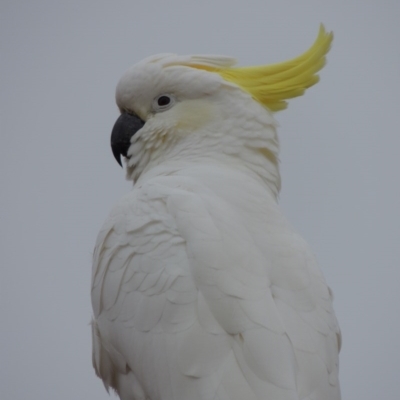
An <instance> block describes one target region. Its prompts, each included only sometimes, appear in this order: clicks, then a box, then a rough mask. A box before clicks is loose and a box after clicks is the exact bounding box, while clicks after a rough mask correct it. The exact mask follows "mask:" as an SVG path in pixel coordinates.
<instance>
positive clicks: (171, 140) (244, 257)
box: [92, 55, 340, 400]
mask: <svg viewBox="0 0 400 400" xmlns="http://www.w3.org/2000/svg"><path fill="white" fill-rule="evenodd" d="M232 65H233V61H232V60H231V59H229V58H224V57H215V58H213V57H202V56H197V57H178V56H174V55H160V56H154V57H152V58H149V59H146V60H144V61H143V62H141V63H139V64H137V65H135V66H134V67H132V68H131V69H130V70H129V71H128V72H127V73H126V74H125V75H124V76H123V78H122V79H121V81H120V83H119V85H118V87H117V104H118V106H119V108H120V110H121V112H123V113H126V112H128V113H129V114H135V116H137V117H138V118H140V119H141V120H142V121H143V123H144V125H143V127H141V129H139V130H137V132H136V133H135V134H134V135H133V136H132V139H131V144H130V145H128V147H129V150H128V157H129V159H128V160H127V173H128V178H129V179H132V180H133V181H134V187H133V190H132V191H131V192H130V193H129V194H127V195H126V196H125V197H123V199H122V200H121V201H120V202H119V203H118V204H117V205H116V206H115V207H114V209H113V211H112V212H111V215H110V216H109V218H108V219H107V221H106V222H105V224H104V226H103V228H102V230H101V232H100V233H99V236H98V239H97V244H96V249H95V253H94V263H93V281H92V303H93V309H94V319H93V323H92V325H93V364H94V367H95V369H96V373H97V374H98V375H99V376H100V377H101V378H102V379H103V381H104V384H105V386H106V388H107V389H108V387H110V386H111V387H113V388H114V389H115V390H116V391H117V392H118V394H119V396H120V398H121V399H123V400H128V399H129V400H145V399H146V400H300V399H302V400H306V399H307V400H338V399H339V398H340V391H339V383H338V377H337V374H338V352H339V346H340V344H339V340H340V333H339V328H338V325H337V321H336V318H335V316H334V313H333V309H332V295H331V292H330V290H329V288H328V287H327V285H326V283H325V281H324V278H323V276H322V274H321V272H320V270H319V268H318V266H317V264H316V261H315V259H314V256H313V254H312V253H311V251H310V249H309V247H308V246H307V244H306V243H305V242H304V240H303V239H302V238H301V237H300V236H299V235H297V234H296V233H295V232H294V231H293V229H292V228H291V226H290V225H289V224H288V222H287V221H286V219H285V218H284V216H283V215H282V213H281V211H280V209H279V207H278V205H277V195H278V192H279V187H280V178H279V169H278V162H277V158H278V148H279V146H278V140H277V135H276V130H275V126H276V124H275V122H274V119H273V117H272V115H271V113H270V112H269V111H268V110H267V109H266V108H265V107H264V106H263V105H262V104H260V103H259V102H258V101H255V100H254V98H253V97H252V95H251V93H249V92H248V91H246V90H243V88H242V87H240V85H238V84H235V83H232V82H227V80H225V79H224V78H223V77H222V76H221V74H220V73H218V71H217V69H220V68H231V66H232ZM212 68H215V70H210V69H212ZM161 96H166V97H167V98H168V99H169V101H168V100H165V99H162V101H159V99H160V97H161ZM165 102H167V103H168V104H163V105H162V106H160V105H159V103H165Z"/></svg>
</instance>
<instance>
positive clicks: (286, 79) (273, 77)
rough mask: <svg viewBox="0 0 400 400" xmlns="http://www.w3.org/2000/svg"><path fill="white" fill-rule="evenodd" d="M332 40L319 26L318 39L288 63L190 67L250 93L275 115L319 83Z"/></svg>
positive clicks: (330, 35) (331, 36) (329, 34)
mask: <svg viewBox="0 0 400 400" xmlns="http://www.w3.org/2000/svg"><path fill="white" fill-rule="evenodd" d="M332 40H333V34H332V32H330V33H327V32H326V31H325V28H324V26H323V25H322V24H321V26H320V29H319V33H318V37H317V39H316V41H315V42H314V44H313V45H312V46H311V47H310V49H309V50H307V51H306V52H305V53H304V54H302V55H301V56H299V57H296V58H294V59H292V60H289V61H285V62H282V63H278V64H271V65H260V66H254V67H228V68H215V67H214V68H212V67H206V66H202V65H198V66H194V67H195V68H200V69H205V70H208V71H212V72H216V73H218V74H219V75H221V76H222V78H223V79H225V80H226V81H228V82H233V83H235V84H236V85H238V86H240V87H241V88H242V89H244V90H245V91H247V92H248V93H250V94H251V95H252V97H253V98H254V99H255V100H257V101H258V102H259V103H261V104H262V105H264V106H266V107H268V108H269V109H270V110H271V111H279V110H283V109H285V108H286V107H287V101H286V100H287V99H291V98H293V97H297V96H301V95H302V94H303V93H304V92H305V90H306V89H307V88H309V87H310V86H313V85H315V84H316V83H317V82H318V81H319V76H318V75H316V73H317V72H318V71H319V70H320V69H321V68H322V67H323V66H324V65H325V63H326V59H325V56H326V54H327V53H328V51H329V49H330V46H331V43H332ZM192 66H193V65H192Z"/></svg>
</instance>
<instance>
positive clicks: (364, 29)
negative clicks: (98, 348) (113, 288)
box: [0, 0, 400, 400]
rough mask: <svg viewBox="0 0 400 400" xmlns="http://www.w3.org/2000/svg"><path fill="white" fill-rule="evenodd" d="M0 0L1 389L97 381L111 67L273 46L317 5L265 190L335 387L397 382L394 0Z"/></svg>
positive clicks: (41, 394)
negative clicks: (320, 305)
mask: <svg viewBox="0 0 400 400" xmlns="http://www.w3.org/2000/svg"><path fill="white" fill-rule="evenodd" d="M0 7H1V9H0V18H1V21H0V37H1V39H0V40H1V58H0V63H1V64H0V68H1V77H0V82H1V87H0V93H1V142H0V153H1V154H0V162H1V166H0V173H1V182H0V199H1V253H0V254H1V280H0V281H1V288H0V289H1V292H0V293H1V301H0V306H1V310H0V312H1V314H0V315H1V322H0V329H1V337H0V351H1V353H0V398H1V399H2V400H24V399H31V400H39V399H40V400H46V399H58V400H71V399H84V400H94V399H96V400H101V399H107V398H108V395H107V394H106V392H105V390H104V388H103V387H102V384H101V381H100V380H99V379H97V378H96V377H95V375H94V372H93V370H92V366H91V339H90V329H89V325H88V323H89V320H90V317H91V305H90V297H89V291H90V272H91V252H92V249H93V245H94V242H95V238H96V234H97V232H98V230H99V228H100V226H101V224H102V223H103V221H104V219H105V217H106V215H107V214H108V212H109V211H110V208H111V206H112V205H113V203H115V201H116V200H117V199H118V198H119V197H120V196H121V195H122V194H123V193H125V192H127V191H128V190H130V187H131V186H130V183H129V182H127V181H125V180H124V173H123V171H122V170H121V169H120V168H119V167H118V165H117V163H116V162H115V160H114V159H113V157H112V154H111V151H110V149H109V135H110V132H111V128H112V126H113V123H114V121H115V119H116V118H117V115H118V112H117V108H116V106H115V104H114V88H115V85H116V83H117V81H118V79H119V77H120V75H121V73H122V72H123V71H124V70H125V69H127V68H128V67H129V66H130V65H131V64H133V63H135V62H137V61H139V60H140V59H142V58H143V57H146V56H148V55H151V54H154V53H159V52H176V53H180V54H193V53H214V54H226V55H232V56H235V57H237V59H238V60H239V62H240V63H241V64H242V65H244V64H248V65H249V64H260V63H271V62H277V61H283V60H286V59H288V58H292V57H294V56H297V55H298V54H300V53H302V52H303V51H305V50H306V49H307V48H308V47H309V46H310V45H311V44H312V42H313V41H314V39H315V37H316V35H317V31H318V25H319V23H320V22H324V23H325V25H326V27H327V29H329V30H333V31H334V32H335V40H334V45H333V48H332V50H331V52H330V54H329V56H328V59H329V62H328V65H327V66H326V68H325V69H324V70H323V71H322V73H321V76H322V79H321V82H320V83H319V84H318V85H317V86H315V87H314V88H312V89H310V90H309V91H308V92H307V93H306V96H304V97H302V98H299V99H295V100H292V101H291V103H290V106H289V109H288V110H286V111H283V112H280V113H279V114H277V119H278V120H279V122H280V125H281V128H280V131H279V133H280V138H281V143H282V153H281V160H282V176H283V190H282V193H281V204H282V207H283V208H284V210H285V212H286V214H287V215H288V217H289V219H290V220H291V221H292V223H293V224H294V226H295V227H296V229H297V230H298V231H300V232H301V233H302V234H303V235H304V237H305V238H306V239H307V240H308V241H309V242H310V244H311V246H312V248H313V249H314V251H315V253H316V254H317V256H318V259H319V261H320V264H321V267H322V269H323V271H324V273H325V275H326V278H327V280H328V282H329V284H330V285H331V286H332V288H333V290H334V292H335V294H336V300H335V309H336V312H337V315H338V318H339V321H340V325H341V328H342V331H343V349H342V353H341V368H340V377H341V384H342V392H343V399H351V400H352V399H362V400H376V399H385V400H394V399H398V398H399V393H400V377H399V372H400V367H399V365H400V361H399V359H400V346H399V338H400V322H399V320H400V291H399V289H398V287H399V284H400V272H399V270H400V268H399V259H400V250H399V247H400V246H399V236H400V235H399V234H400V232H399V231H400V228H399V226H400V214H399V210H398V208H399V205H400V189H399V170H400V161H399V151H400V138H399V137H400V134H399V131H398V118H399V116H400V107H399V93H400V78H399V76H400V46H399V39H400V23H399V17H400V3H399V2H398V0H393V1H389V0H386V1H382V0H375V1H370V0H362V1H361V0H359V1H356V0H346V1H345V0H340V1H337V0H335V1H334V0H332V1H317V0H315V1H311V0H303V1H298V0H284V1H282V0H280V1H278V0H271V1H267V0H263V1H255V0H246V1H244V0H242V1H228V0H212V1H211V0H207V1H204V0H203V1H197V2H192V1H189V0H170V1H166V0H157V1H150V0H146V1H139V0H136V1H95V0H92V1H78V0H73V1H65V0H63V1H56V0H53V1H51V0H47V1H46V0H38V1H32V0H31V1H22V0H19V1H12V0H2V1H1V5H0ZM112 397H114V395H112Z"/></svg>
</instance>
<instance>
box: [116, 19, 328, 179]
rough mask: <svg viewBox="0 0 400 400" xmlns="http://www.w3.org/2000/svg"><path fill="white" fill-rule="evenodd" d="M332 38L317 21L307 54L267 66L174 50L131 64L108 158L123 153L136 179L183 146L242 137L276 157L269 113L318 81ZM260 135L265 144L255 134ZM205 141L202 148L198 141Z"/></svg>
mask: <svg viewBox="0 0 400 400" xmlns="http://www.w3.org/2000/svg"><path fill="white" fill-rule="evenodd" d="M332 37H333V36H332V33H327V32H326V31H325V29H324V27H323V26H322V25H321V28H320V31H319V34H318V37H317V39H316V41H315V43H314V44H313V45H312V47H311V48H310V49H309V50H308V51H307V52H305V53H304V54H302V55H301V56H299V57H297V58H295V59H292V60H290V61H286V62H283V63H279V64H272V65H266V66H255V67H235V66H234V65H235V60H234V59H232V58H229V57H224V56H177V55H175V54H160V55H156V56H152V57H149V58H146V59H145V60H143V61H141V62H139V63H138V64H135V65H134V66H133V67H131V68H130V69H128V71H126V72H125V74H124V75H123V76H122V78H121V80H120V81H119V83H118V85H117V89H116V102H117V105H118V107H119V109H120V112H121V115H120V117H119V118H118V120H117V121H116V123H115V125H114V128H113V131H112V135H111V146H112V150H113V153H114V156H115V158H116V159H117V161H118V162H119V163H120V164H121V155H123V156H124V157H126V158H127V172H128V177H129V178H131V179H133V180H134V181H135V180H136V179H137V178H138V176H139V175H140V173H141V172H142V171H143V170H144V169H145V168H146V167H147V166H148V165H149V164H150V163H151V162H152V161H153V162H156V164H159V163H160V162H161V161H162V160H163V159H165V158H166V157H169V156H171V155H172V156H177V155H178V156H179V155H185V154H189V153H190V149H192V150H193V149H195V151H198V153H199V154H200V153H202V152H203V154H204V152H207V151H209V152H211V153H212V152H213V151H215V152H218V151H219V152H220V153H221V152H226V153H230V154H232V153H235V152H238V151H239V150H238V149H237V147H238V146H243V144H244V143H246V135H247V136H248V137H249V140H250V141H252V140H253V142H254V143H255V142H257V143H260V146H261V147H262V148H263V147H266V148H265V149H261V150H262V152H264V155H266V157H267V158H269V159H270V160H271V159H274V160H275V162H276V163H277V152H278V143H277V138H276V133H275V128H274V120H273V118H272V112H274V111H279V110H282V109H284V108H286V106H287V102H286V100H287V99H289V98H293V97H296V96H300V95H302V94H303V93H304V91H305V90H306V89H307V88H308V87H310V86H312V85H314V84H315V83H316V82H318V79H319V78H318V75H316V73H317V72H318V71H319V70H320V69H321V68H322V67H323V66H324V64H325V55H326V53H327V52H328V51H329V48H330V44H331V41H332ZM235 132H236V133H237V134H236V133H235ZM255 132H257V134H255ZM257 135H259V136H260V137H257V138H256V137H255V136H257ZM263 135H264V136H265V137H264V139H265V140H266V142H268V141H270V143H269V144H267V145H266V144H265V143H264V144H262V143H261V142H262V140H261V141H260V140H258V139H263V138H262V136H263ZM239 138H240V139H239ZM255 139H257V140H255ZM205 142H207V143H208V147H207V146H202V143H205ZM218 147H219V148H220V149H219V150H217V148H218ZM250 147H251V146H250ZM207 149H208V150H207ZM192 156H193V154H192Z"/></svg>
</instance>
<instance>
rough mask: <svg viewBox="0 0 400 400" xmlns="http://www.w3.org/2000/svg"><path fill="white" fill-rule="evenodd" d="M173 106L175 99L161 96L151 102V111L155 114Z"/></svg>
mask: <svg viewBox="0 0 400 400" xmlns="http://www.w3.org/2000/svg"><path fill="white" fill-rule="evenodd" d="M174 104H175V99H174V97H173V96H171V95H169V94H162V95H160V96H158V97H156V98H155V99H154V100H153V110H154V111H156V112H160V111H166V110H168V109H170V108H171V107H172V106H173V105H174Z"/></svg>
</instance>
